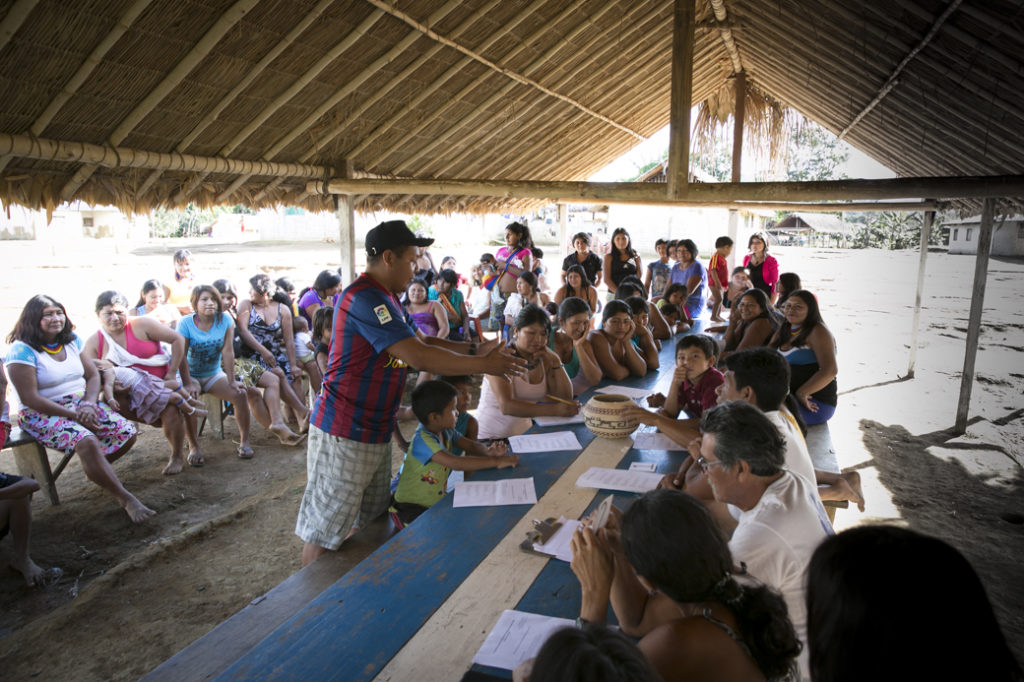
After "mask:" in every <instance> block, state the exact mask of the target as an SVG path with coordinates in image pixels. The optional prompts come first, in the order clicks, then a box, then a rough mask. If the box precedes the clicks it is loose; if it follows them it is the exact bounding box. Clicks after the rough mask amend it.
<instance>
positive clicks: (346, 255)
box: [334, 160, 356, 287]
mask: <svg viewBox="0 0 1024 682" xmlns="http://www.w3.org/2000/svg"><path fill="white" fill-rule="evenodd" d="M338 170H339V172H340V173H341V175H343V176H345V177H346V178H351V177H352V176H353V175H354V169H353V167H352V162H351V161H347V160H346V161H344V162H343V163H342V166H341V168H339V169H338ZM352 199H353V195H352V194H339V195H338V196H337V198H336V199H335V202H334V215H335V217H337V219H338V246H339V248H340V249H341V261H340V263H339V265H340V266H341V285H342V286H343V287H347V286H348V285H349V284H351V283H352V282H354V281H355V279H356V216H355V210H354V209H353V207H354V206H355V203H354V202H353V201H352Z"/></svg>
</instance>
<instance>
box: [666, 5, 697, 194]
mask: <svg viewBox="0 0 1024 682" xmlns="http://www.w3.org/2000/svg"><path fill="white" fill-rule="evenodd" d="M695 11H696V7H695V1H694V0H675V12H674V14H673V20H672V96H671V100H670V105H669V138H668V162H667V163H666V164H665V176H666V177H667V178H668V183H667V188H666V189H667V190H668V198H670V199H684V198H686V196H687V192H688V186H689V184H690V106H691V102H692V101H693V52H694V50H693V39H694V26H693V21H694V13H695Z"/></svg>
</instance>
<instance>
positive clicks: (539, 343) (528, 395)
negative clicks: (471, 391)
mask: <svg viewBox="0 0 1024 682" xmlns="http://www.w3.org/2000/svg"><path fill="white" fill-rule="evenodd" d="M550 333H551V320H549V319H548V314H547V312H545V311H544V309H543V308H540V307H538V306H535V305H533V304H528V305H527V306H526V307H524V308H523V309H522V310H521V311H519V315H518V316H517V317H516V320H515V324H514V325H513V332H512V339H511V341H510V342H509V344H508V347H509V349H511V350H512V352H513V353H515V354H516V355H517V356H519V357H521V358H523V359H525V360H526V363H527V364H526V374H525V375H523V376H522V377H514V378H512V379H509V378H508V377H505V376H493V375H490V374H488V375H487V376H485V377H484V383H483V386H481V388H480V405H479V407H478V408H477V412H476V419H477V421H478V422H479V423H480V431H479V433H478V437H479V438H480V439H485V438H507V437H508V436H518V435H519V434H522V433H525V432H526V431H527V429H529V428H530V426H531V425H532V423H533V422H532V421H531V419H532V418H533V417H571V416H573V415H574V414H576V413H578V412H579V411H580V406H579V403H575V402H573V401H572V384H571V383H570V381H569V376H568V375H567V374H566V373H565V370H564V369H563V368H562V361H561V360H560V359H559V357H558V356H557V355H556V354H555V353H554V351H552V350H551V349H549V348H548V335H549V334H550ZM548 396H554V397H555V398H558V400H551V399H550V398H549V397H548Z"/></svg>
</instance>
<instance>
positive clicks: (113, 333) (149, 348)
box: [82, 291, 199, 475]
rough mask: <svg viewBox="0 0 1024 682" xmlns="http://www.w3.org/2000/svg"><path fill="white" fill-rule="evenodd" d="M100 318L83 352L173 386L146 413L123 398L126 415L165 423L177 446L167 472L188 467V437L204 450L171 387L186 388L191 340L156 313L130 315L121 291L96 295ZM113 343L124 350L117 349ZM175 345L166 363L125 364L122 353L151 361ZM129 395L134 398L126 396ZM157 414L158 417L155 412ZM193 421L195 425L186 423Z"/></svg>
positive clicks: (102, 363) (173, 446)
mask: <svg viewBox="0 0 1024 682" xmlns="http://www.w3.org/2000/svg"><path fill="white" fill-rule="evenodd" d="M96 316H97V317H98V318H99V321H100V325H101V327H102V328H101V330H100V331H98V332H96V333H95V334H93V335H92V336H91V337H89V340H88V341H86V342H85V348H84V349H83V350H82V356H83V357H85V358H88V359H89V360H92V361H93V364H94V365H96V367H97V368H98V369H99V370H100V371H105V370H107V369H108V368H110V367H112V366H113V365H118V366H129V367H131V368H132V369H135V370H137V371H139V372H146V373H148V374H152V375H153V376H155V377H157V378H158V379H161V380H162V381H163V382H164V385H165V386H166V387H167V388H168V389H169V390H167V391H166V392H165V393H161V395H154V396H151V397H150V399H147V400H146V404H147V409H146V416H145V417H143V415H140V414H136V413H134V412H133V411H132V410H131V409H129V408H128V405H129V404H130V403H131V402H132V401H131V399H130V398H129V399H127V400H123V401H122V400H119V401H118V402H119V403H120V405H121V406H122V407H121V409H120V412H121V414H123V415H124V416H126V417H127V418H128V419H131V420H133V421H142V422H144V423H147V424H152V425H154V426H160V427H161V428H162V429H163V432H164V438H166V439H167V442H168V443H170V445H171V456H170V460H169V461H168V462H167V466H166V467H164V471H163V473H164V474H167V475H170V474H177V473H179V472H180V471H181V470H182V468H183V467H184V465H185V448H184V445H185V438H186V435H187V437H188V439H189V445H190V447H192V451H193V452H199V441H198V438H197V437H196V434H195V432H194V431H193V429H192V428H191V426H190V425H189V424H190V423H189V422H188V420H186V419H184V418H183V417H182V415H181V412H180V411H179V410H178V408H177V407H176V405H175V403H174V401H173V400H169V398H170V397H171V391H172V390H174V389H177V388H180V387H181V384H180V383H179V382H178V371H179V370H180V371H181V372H182V374H183V376H184V377H186V378H187V377H188V365H187V363H185V362H183V360H184V359H185V339H184V337H182V336H181V334H179V333H177V332H176V331H174V330H172V329H170V328H169V327H166V326H164V325H163V324H160V323H159V322H157V321H156V320H155V319H153V318H151V317H145V316H143V317H133V318H131V320H129V319H128V299H127V298H125V296H124V294H121V293H119V292H116V291H105V292H103V293H102V294H100V296H99V298H97V299H96ZM111 342H113V343H114V344H116V345H117V346H118V348H112V347H111ZM161 342H163V343H167V344H170V347H171V354H170V357H169V358H167V359H166V360H164V362H155V361H154V364H145V363H135V364H124V363H122V362H119V361H118V359H117V356H118V355H120V354H121V353H122V352H123V351H127V353H129V354H130V355H132V356H134V357H135V358H138V359H140V360H150V359H151V358H159V357H160V356H163V354H164V351H163V349H162V348H161V346H160V343H161ZM126 398H128V396H126ZM151 412H152V413H153V414H156V415H157V416H155V417H154V416H152V414H151ZM186 425H189V426H186Z"/></svg>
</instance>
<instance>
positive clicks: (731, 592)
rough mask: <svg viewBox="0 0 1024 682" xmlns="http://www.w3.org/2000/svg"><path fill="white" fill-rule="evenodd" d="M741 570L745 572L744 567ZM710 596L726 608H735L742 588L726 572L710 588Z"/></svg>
mask: <svg viewBox="0 0 1024 682" xmlns="http://www.w3.org/2000/svg"><path fill="white" fill-rule="evenodd" d="M743 570H744V572H746V566H745V565H744V566H743ZM711 596H712V597H714V598H715V599H717V600H718V601H720V602H722V603H723V604H725V605H726V606H729V607H732V608H735V607H736V606H738V605H739V602H740V598H741V597H742V596H743V588H742V587H740V584H739V583H737V582H736V581H735V580H734V579H733V577H732V574H731V573H729V572H728V571H726V572H725V575H723V576H722V578H721V579H720V580H719V581H718V582H717V583H715V584H714V586H713V587H712V588H711Z"/></svg>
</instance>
